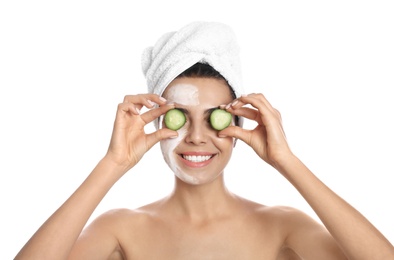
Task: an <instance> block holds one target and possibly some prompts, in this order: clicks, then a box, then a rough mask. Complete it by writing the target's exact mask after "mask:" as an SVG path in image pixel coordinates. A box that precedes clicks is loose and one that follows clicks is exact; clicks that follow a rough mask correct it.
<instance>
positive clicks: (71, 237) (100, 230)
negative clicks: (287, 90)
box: [15, 78, 394, 260]
mask: <svg viewBox="0 0 394 260" xmlns="http://www.w3.org/2000/svg"><path fill="white" fill-rule="evenodd" d="M180 83H182V84H185V83H187V84H193V85H195V86H197V87H198V90H199V105H198V106H187V105H180V104H177V103H176V102H175V103H169V104H167V103H166V102H165V100H163V99H162V98H159V97H158V96H156V95H153V94H141V95H133V96H126V97H125V99H124V102H123V103H121V104H120V105H119V106H118V111H117V115H116V119H115V124H114V130H113V135H112V138H111V142H110V145H109V148H108V151H107V153H106V155H105V156H104V157H103V158H102V160H101V161H100V162H99V163H98V165H97V166H96V167H95V169H94V170H93V171H92V172H91V173H90V175H89V176H88V177H87V178H86V180H85V181H84V182H83V183H82V184H81V186H80V187H79V188H78V189H77V190H76V191H75V192H74V194H72V195H71V196H70V198H69V199H68V200H67V201H66V202H65V203H64V204H63V205H62V206H61V207H60V208H59V209H58V210H57V211H56V212H55V213H54V214H53V215H52V216H51V217H50V218H49V219H48V220H47V221H46V222H45V223H44V224H43V225H42V226H41V228H40V229H39V230H38V231H37V232H36V233H35V234H34V235H33V237H32V238H31V239H30V240H29V241H28V243H27V244H26V245H25V246H24V247H23V248H22V249H21V251H20V252H19V253H18V255H17V256H16V257H15V259H17V260H18V259H40V260H43V259H51V260H52V259H83V260H86V259H94V260H96V259H144V260H145V259H171V260H176V259H182V260H184V259H188V260H189V259H190V260H192V259H226V260H228V259H266V260H269V259H273V260H274V259H311V260H316V259H319V260H325V259H327V260H328V259H329V260H332V259H357V260H363V259H368V260H372V259H379V260H383V259H387V260H389V259H394V248H393V246H392V245H391V244H390V242H389V241H388V240H387V239H386V238H385V237H384V236H383V235H382V234H381V233H380V232H379V231H378V230H377V229H376V228H375V227H374V226H373V225H372V224H371V223H370V222H369V221H368V220H367V219H366V218H365V217H363V216H362V215H361V214H360V213H359V212H358V211H357V210H355V209H354V208H353V207H352V206H350V205H349V204H348V203H347V202H346V201H344V200H343V199H341V198H340V197H339V196H338V195H337V194H335V193H334V192H333V191H332V190H330V189H329V188H328V187H327V186H326V185H325V184H324V183H322V182H321V181H320V180H319V179H318V178H317V177H316V176H315V175H314V174H313V173H312V172H311V171H310V170H309V169H308V168H307V167H306V166H305V165H304V164H303V163H302V162H301V161H300V159H299V158H298V157H297V156H295V155H294V154H293V153H292V151H291V149H290V148H289V145H288V143H287V140H286V136H285V134H284V130H283V127H282V123H281V116H280V113H279V112H278V111H277V110H276V109H275V108H273V107H272V106H271V104H270V103H269V102H268V101H267V99H266V98H265V97H264V96H263V95H262V94H249V95H247V96H242V97H240V98H238V99H236V100H232V99H231V96H230V92H229V90H228V87H227V86H226V83H225V82H224V81H222V80H218V79H212V78H179V79H175V80H174V81H173V82H172V83H171V84H170V86H169V87H168V88H171V86H173V85H174V84H180ZM168 88H167V89H168ZM163 96H164V98H166V93H164V95H163ZM152 102H154V103H156V104H158V105H159V107H158V108H154V106H153V105H152ZM220 105H222V107H225V108H226V110H227V111H229V112H230V113H232V114H234V115H239V116H243V117H245V118H246V119H249V120H253V121H255V122H256V123H257V126H256V127H255V128H254V129H252V130H247V129H242V128H239V127H237V126H229V127H228V128H226V129H224V130H222V131H216V130H214V129H212V128H211V127H210V125H209V122H208V118H207V115H206V111H207V110H208V109H210V108H212V107H217V106H220ZM245 105H249V107H245ZM143 106H145V107H147V108H149V110H148V111H147V112H145V113H143V114H140V113H139V111H140V110H141V108H142V107H143ZM174 107H180V108H182V109H185V110H187V111H188V113H187V123H186V124H185V126H184V127H186V128H187V134H186V136H185V137H184V138H183V139H182V141H181V142H180V143H179V145H178V146H177V147H176V148H175V150H174V153H176V154H177V155H179V156H177V163H178V164H179V166H180V167H181V168H182V170H183V171H185V172H188V173H189V172H190V173H191V174H194V173H195V172H198V171H199V173H200V174H201V175H203V176H202V180H205V181H202V182H201V183H200V184H198V185H191V184H188V183H186V182H183V181H181V180H180V179H179V178H176V177H175V186H174V190H173V192H172V193H171V194H169V195H168V196H167V197H165V198H163V199H161V200H159V201H157V202H154V203H152V204H149V205H146V206H143V207H141V208H139V209H136V210H130V209H116V210H111V211H109V212H106V213H104V214H102V215H101V216H99V217H98V218H97V219H96V220H94V221H93V222H92V223H91V224H90V225H89V226H87V227H86V228H85V229H84V226H85V225H86V223H87V221H88V219H89V217H90V216H91V214H92V213H93V210H94V209H95V208H96V206H97V205H98V204H99V203H100V201H101V200H102V199H103V197H104V196H105V194H106V193H107V192H108V190H109V189H110V188H111V187H112V186H113V185H114V184H115V183H116V182H117V181H118V180H119V179H120V178H121V177H122V176H123V175H124V174H125V173H126V172H128V174H141V173H133V170H132V168H133V166H135V165H136V164H137V163H138V162H139V160H140V159H141V158H142V156H143V155H144V154H145V153H146V152H147V151H148V150H149V149H150V148H151V147H152V146H153V145H155V144H156V143H158V142H159V141H161V140H165V139H167V138H173V137H176V136H177V135H178V133H177V132H176V131H172V130H170V129H166V128H163V129H160V130H158V131H156V132H154V133H151V134H146V133H145V132H144V126H145V125H146V124H148V123H150V122H152V121H153V120H155V119H156V118H158V117H159V116H161V115H163V114H165V113H166V112H167V111H168V110H169V109H172V108H174ZM234 138H237V139H239V140H241V141H243V142H245V143H246V144H248V145H249V146H250V147H251V148H252V149H253V150H254V151H255V152H256V154H257V155H258V156H259V157H260V158H261V159H262V160H263V161H264V162H266V163H268V164H270V165H271V166H272V167H274V168H275V169H277V170H278V173H280V174H282V175H283V176H284V177H285V178H286V179H287V180H288V181H289V182H290V183H291V184H292V185H293V186H294V187H295V188H296V189H297V190H298V191H299V192H300V194H301V195H302V196H303V197H304V198H305V200H306V201H307V202H308V203H309V205H310V206H311V207H312V208H313V210H314V211H315V212H316V214H317V215H318V216H319V218H320V219H321V221H322V223H323V224H324V226H323V225H321V224H320V223H317V222H316V221H315V220H313V219H312V218H311V217H309V216H307V215H306V214H304V213H302V212H300V211H299V210H297V209H294V208H290V207H283V206H276V207H268V206H264V205H261V204H258V203H256V202H252V201H248V200H246V199H243V198H241V197H239V196H237V195H235V194H233V193H231V192H230V191H229V190H228V189H227V188H226V187H225V184H224V178H223V173H224V169H225V167H226V165H227V163H228V161H229V160H230V158H231V153H232V149H233V146H234ZM196 152H204V153H209V154H213V155H214V156H213V157H212V159H211V160H212V161H211V162H210V163H209V164H207V165H204V166H202V167H201V168H198V167H193V166H190V165H189V164H187V163H185V162H184V159H182V157H181V156H180V154H183V153H196ZM256 167H257V166H256ZM256 174H264V173H263V172H258V171H257V172H256ZM262 200H263V198H262Z"/></svg>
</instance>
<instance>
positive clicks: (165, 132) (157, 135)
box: [146, 128, 178, 149]
mask: <svg viewBox="0 0 394 260" xmlns="http://www.w3.org/2000/svg"><path fill="white" fill-rule="evenodd" d="M177 136H178V132H177V131H173V130H170V129H168V128H163V129H159V130H157V131H155V132H153V133H150V134H147V135H146V143H147V145H148V148H149V149H150V148H152V146H153V145H155V144H156V143H158V142H159V141H161V140H164V139H168V138H175V137H177Z"/></svg>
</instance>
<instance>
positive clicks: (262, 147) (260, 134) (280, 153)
mask: <svg viewBox="0 0 394 260" xmlns="http://www.w3.org/2000/svg"><path fill="white" fill-rule="evenodd" d="M245 105H250V106H248V107H246V106H245ZM226 110H227V111H228V112H230V113H232V114H234V115H237V116H242V117H244V118H247V119H250V120H253V121H255V122H256V123H257V126H256V127H255V128H254V129H252V130H248V129H243V128H241V127H238V126H230V127H228V128H226V129H224V130H222V131H221V132H220V133H219V135H221V136H223V135H224V136H232V137H235V138H238V139H240V140H242V141H244V142H245V143H247V144H248V145H249V146H250V147H252V148H253V150H254V151H255V152H256V153H257V154H258V155H259V156H260V158H262V159H263V160H264V161H265V162H267V163H268V164H270V165H272V166H273V167H275V168H276V167H277V166H278V164H280V162H281V161H282V160H281V159H284V158H286V157H287V156H289V155H291V154H292V152H291V150H290V148H289V145H288V143H287V140H286V136H285V133H284V130H283V126H282V119H281V115H280V113H279V111H278V110H276V109H275V108H274V107H272V106H271V104H270V103H269V102H268V100H267V99H266V98H265V97H264V95H263V94H255V93H253V94H249V95H247V96H241V97H240V98H238V99H236V100H234V101H233V102H232V103H231V105H228V106H227V108H226Z"/></svg>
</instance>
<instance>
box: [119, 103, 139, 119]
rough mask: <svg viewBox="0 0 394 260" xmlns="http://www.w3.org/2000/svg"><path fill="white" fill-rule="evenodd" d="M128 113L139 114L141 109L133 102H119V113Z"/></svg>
mask: <svg viewBox="0 0 394 260" xmlns="http://www.w3.org/2000/svg"><path fill="white" fill-rule="evenodd" d="M126 113H131V114H133V115H139V114H140V110H139V109H138V108H137V107H136V106H135V105H134V104H133V103H120V104H118V112H117V114H118V115H119V116H120V115H124V114H126Z"/></svg>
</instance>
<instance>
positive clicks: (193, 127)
mask: <svg viewBox="0 0 394 260" xmlns="http://www.w3.org/2000/svg"><path fill="white" fill-rule="evenodd" d="M208 131H209V130H208V129H207V126H205V125H204V124H203V123H202V122H198V123H192V124H190V126H189V128H188V129H187V134H186V138H185V141H186V142H187V143H192V144H195V145H202V144H205V143H206V142H207V139H208V136H207V134H208Z"/></svg>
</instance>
